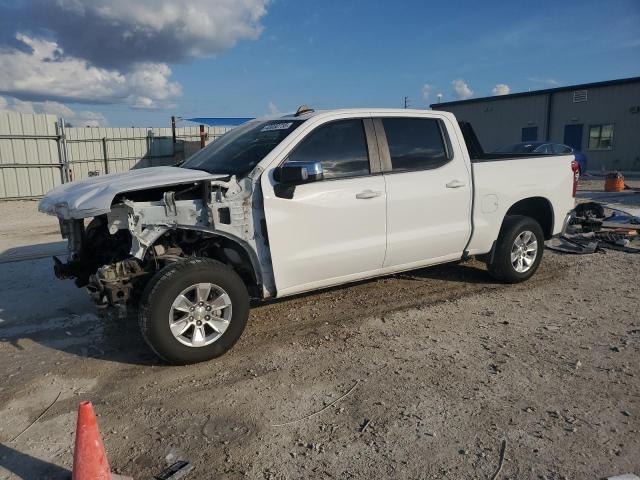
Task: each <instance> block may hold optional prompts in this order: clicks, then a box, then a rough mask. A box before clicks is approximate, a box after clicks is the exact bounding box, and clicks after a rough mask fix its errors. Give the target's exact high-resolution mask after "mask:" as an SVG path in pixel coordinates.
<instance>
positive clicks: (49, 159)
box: [0, 112, 229, 199]
mask: <svg viewBox="0 0 640 480" xmlns="http://www.w3.org/2000/svg"><path fill="white" fill-rule="evenodd" d="M227 130H229V127H207V126H205V130H204V131H205V133H206V143H209V142H211V141H213V140H215V139H216V138H218V137H219V136H221V135H222V134H223V133H224V132H226V131H227ZM176 138H177V143H176V145H174V144H173V139H172V136H171V128H89V127H85V128H75V127H69V128H62V126H61V125H60V123H59V122H58V121H57V119H56V117H55V116H54V115H45V114H20V113H13V112H5V113H0V199H16V198H34V197H39V196H42V195H44V194H45V193H46V192H47V191H48V190H50V189H51V188H53V187H54V186H56V185H60V184H61V183H64V182H67V181H71V180H80V179H83V178H87V177H88V176H93V175H103V174H105V173H114V172H124V171H127V170H130V169H132V168H144V167H150V166H158V165H172V164H173V163H175V159H176V158H179V157H181V156H182V155H183V152H184V145H185V143H187V142H188V143H189V144H191V145H193V142H199V140H200V129H199V126H193V127H182V128H177V129H176ZM188 152H189V153H192V152H193V149H192V148H191V149H188Z"/></svg>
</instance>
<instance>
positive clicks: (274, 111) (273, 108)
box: [267, 102, 280, 115]
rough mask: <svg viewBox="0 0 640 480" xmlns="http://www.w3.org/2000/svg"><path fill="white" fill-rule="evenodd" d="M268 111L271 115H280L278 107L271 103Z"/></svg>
mask: <svg viewBox="0 0 640 480" xmlns="http://www.w3.org/2000/svg"><path fill="white" fill-rule="evenodd" d="M267 108H268V110H269V115H280V109H279V108H278V107H277V105H276V104H275V103H273V102H269V105H268V106H267Z"/></svg>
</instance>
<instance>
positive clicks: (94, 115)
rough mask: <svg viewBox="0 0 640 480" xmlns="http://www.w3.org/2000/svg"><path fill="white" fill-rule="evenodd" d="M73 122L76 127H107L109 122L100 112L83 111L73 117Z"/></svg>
mask: <svg viewBox="0 0 640 480" xmlns="http://www.w3.org/2000/svg"><path fill="white" fill-rule="evenodd" d="M70 118H71V122H72V123H73V125H74V126H76V127H106V126H107V125H109V122H108V121H107V119H106V118H105V116H104V115H102V114H101V113H100V112H91V111H88V110H83V111H81V112H78V113H77V114H74V115H71V117H70Z"/></svg>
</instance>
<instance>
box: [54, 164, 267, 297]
mask: <svg viewBox="0 0 640 480" xmlns="http://www.w3.org/2000/svg"><path fill="white" fill-rule="evenodd" d="M256 188H257V189H259V188H260V186H259V183H253V182H252V178H251V177H250V176H249V177H245V178H243V179H241V180H240V181H238V180H236V178H235V177H234V176H232V177H230V178H228V179H224V180H222V179H220V180H217V179H216V180H205V181H198V182H192V183H188V184H182V185H169V186H163V187H158V188H153V189H147V190H141V191H133V192H123V193H119V194H117V195H116V196H115V197H114V198H113V201H112V204H111V209H110V211H108V212H107V213H104V214H101V215H98V216H95V217H93V218H92V219H91V220H90V221H88V220H89V219H77V218H69V219H62V218H61V219H60V230H61V233H62V236H63V238H66V239H67V241H68V249H69V257H68V259H67V262H63V261H61V260H60V259H57V258H55V259H54V262H55V266H54V270H55V274H56V276H57V277H58V278H61V279H63V278H66V279H74V280H75V283H76V285H77V286H78V287H85V288H86V289H87V290H88V292H89V293H90V295H91V297H92V299H93V300H94V301H95V302H96V303H97V304H99V305H125V304H127V303H129V302H130V301H132V300H135V299H136V297H137V296H138V295H139V294H141V293H142V291H143V289H144V286H145V284H146V283H147V282H148V280H149V279H150V278H151V277H152V276H153V274H155V273H156V272H158V271H159V270H161V269H162V268H164V267H165V266H167V265H168V264H170V263H172V262H176V261H178V260H181V259H185V258H189V257H205V258H213V259H217V260H220V261H222V262H224V263H226V264H228V265H230V266H232V267H233V268H234V270H235V271H237V272H238V274H239V275H240V276H241V277H242V278H243V280H244V281H245V283H246V285H247V286H249V287H253V288H249V290H250V294H251V295H252V296H255V297H258V298H264V297H269V296H271V295H272V294H273V293H274V281H273V275H272V270H271V262H270V258H269V253H268V248H267V245H268V241H267V235H266V223H265V221H264V214H263V209H262V208H255V207H256V205H252V198H253V199H254V200H253V202H256V201H258V202H261V198H262V196H261V195H253V189H256ZM255 199H258V200H255ZM258 207H261V205H258ZM256 225H257V228H256V227H255V226H256Z"/></svg>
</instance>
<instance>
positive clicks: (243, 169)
mask: <svg viewBox="0 0 640 480" xmlns="http://www.w3.org/2000/svg"><path fill="white" fill-rule="evenodd" d="M303 121H304V120H289V119H278V120H266V121H253V122H248V123H245V124H244V125H241V126H239V127H236V128H234V129H233V130H230V131H229V132H228V133H226V134H224V135H223V136H222V137H220V138H219V139H217V140H215V141H214V142H212V143H210V144H209V145H208V146H207V147H206V148H203V149H202V150H200V151H199V152H197V153H196V154H194V155H192V156H191V157H190V158H189V159H188V160H187V161H186V162H184V163H183V164H182V167H183V168H192V169H195V170H204V171H206V172H209V173H221V174H225V175H237V176H244V175H246V174H248V173H249V172H251V170H253V169H254V167H255V166H256V165H257V164H258V163H259V162H260V160H262V159H263V158H264V157H266V156H267V154H269V153H270V152H271V150H273V149H274V148H275V147H276V146H277V145H278V144H279V143H280V142H282V141H283V140H284V139H285V138H286V137H287V136H288V135H289V134H290V133H291V132H293V131H294V130H295V129H296V128H298V127H299V126H300V125H301V124H302V122H303Z"/></svg>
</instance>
